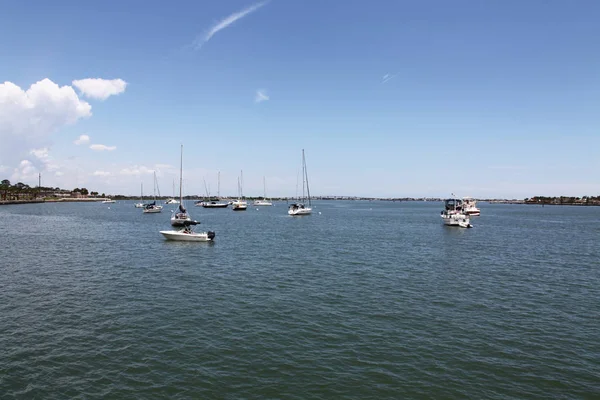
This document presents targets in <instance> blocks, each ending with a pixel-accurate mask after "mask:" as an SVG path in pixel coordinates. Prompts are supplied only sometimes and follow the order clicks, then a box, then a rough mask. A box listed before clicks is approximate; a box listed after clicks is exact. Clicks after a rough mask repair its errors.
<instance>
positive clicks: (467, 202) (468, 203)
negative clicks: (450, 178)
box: [463, 197, 481, 216]
mask: <svg viewBox="0 0 600 400" xmlns="http://www.w3.org/2000/svg"><path fill="white" fill-rule="evenodd" d="M463 208H464V212H465V214H467V215H475V216H477V215H481V210H479V208H477V200H475V199H474V198H472V197H463Z"/></svg>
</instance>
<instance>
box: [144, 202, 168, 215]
mask: <svg viewBox="0 0 600 400" xmlns="http://www.w3.org/2000/svg"><path fill="white" fill-rule="evenodd" d="M162 209H163V207H162V206H159V205H156V202H155V201H153V202H152V203H148V204H144V209H143V210H142V212H143V213H144V214H156V213H159V212H162Z"/></svg>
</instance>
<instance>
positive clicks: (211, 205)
mask: <svg viewBox="0 0 600 400" xmlns="http://www.w3.org/2000/svg"><path fill="white" fill-rule="evenodd" d="M199 205H201V206H202V207H204V208H227V207H229V204H227V203H215V204H210V203H208V204H199Z"/></svg>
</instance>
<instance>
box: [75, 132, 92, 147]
mask: <svg viewBox="0 0 600 400" xmlns="http://www.w3.org/2000/svg"><path fill="white" fill-rule="evenodd" d="M89 142H90V137H89V136H88V135H81V136H79V138H78V139H77V140H75V141H74V142H73V143H75V144H76V145H77V146H79V145H80V144H87V143H89Z"/></svg>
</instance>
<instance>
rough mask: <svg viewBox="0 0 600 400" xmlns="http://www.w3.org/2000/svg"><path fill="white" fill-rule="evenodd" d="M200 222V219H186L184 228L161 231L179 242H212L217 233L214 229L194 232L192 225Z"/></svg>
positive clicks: (169, 238) (167, 237)
mask: <svg viewBox="0 0 600 400" xmlns="http://www.w3.org/2000/svg"><path fill="white" fill-rule="evenodd" d="M199 223H200V222H198V221H186V222H185V223H184V228H183V229H178V230H171V231H160V233H161V234H162V235H163V236H164V237H165V239H167V240H176V241H179V242H212V241H213V240H215V233H214V232H212V231H208V232H194V231H193V230H192V228H191V226H192V225H197V224H199Z"/></svg>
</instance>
